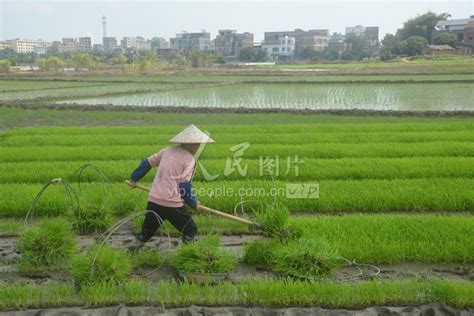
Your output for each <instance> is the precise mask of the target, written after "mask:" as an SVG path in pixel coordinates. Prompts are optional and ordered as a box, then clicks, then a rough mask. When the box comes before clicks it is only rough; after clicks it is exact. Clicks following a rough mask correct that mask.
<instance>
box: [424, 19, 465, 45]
mask: <svg viewBox="0 0 474 316" xmlns="http://www.w3.org/2000/svg"><path fill="white" fill-rule="evenodd" d="M470 21H474V15H471V16H470V18H469V19H452V20H442V21H438V23H436V25H435V29H434V31H433V36H434V35H436V34H439V33H444V32H449V33H452V34H454V35H455V36H456V38H457V39H458V43H463V42H464V33H465V31H466V27H467V25H468V23H469V22H470Z"/></svg>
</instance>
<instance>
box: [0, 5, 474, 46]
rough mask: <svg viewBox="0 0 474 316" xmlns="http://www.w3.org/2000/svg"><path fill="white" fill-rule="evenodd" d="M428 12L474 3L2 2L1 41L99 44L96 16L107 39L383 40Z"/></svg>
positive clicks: (465, 8) (465, 11)
mask: <svg viewBox="0 0 474 316" xmlns="http://www.w3.org/2000/svg"><path fill="white" fill-rule="evenodd" d="M428 10H431V11H433V12H436V13H442V12H448V13H450V14H451V15H452V18H458V19H459V18H468V17H469V16H470V15H473V14H474V0H461V1H459V0H454V1H446V0H443V1H441V0H430V1H425V0H423V1H419V0H418V1H416V0H415V1H400V0H392V1H384V0H379V1H375V0H372V1H352V0H345V1H338V0H335V1H334V0H333V1H318V0H313V1H310V0H307V1H268V0H260V1H239V0H232V1H230V0H220V1H217V0H214V1H179V0H178V1H177V0H174V1H151V0H148V1H144V0H141V1H132V0H128V1H117V0H115V1H114V0H83V1H77V0H76V1H74V0H61V1H59V0H53V1H37V0H0V21H1V23H0V40H6V39H11V38H17V37H20V38H27V39H39V38H41V39H45V40H50V41H52V40H60V39H61V38H62V37H81V36H92V37H93V39H94V41H95V42H101V38H102V23H101V17H102V15H105V16H106V17H107V35H108V36H115V37H118V38H121V37H123V36H143V37H145V38H151V37H153V36H161V37H165V38H166V39H169V38H170V37H174V36H175V34H176V33H180V32H182V31H183V30H185V31H188V32H198V31H201V30H206V31H208V32H210V33H211V38H214V37H215V35H216V33H217V30H218V29H236V30H237V31H238V32H251V33H253V34H254V35H255V41H257V42H258V41H261V40H262V39H263V33H264V32H265V31H285V30H293V29H295V28H302V29H305V30H306V29H329V30H330V32H331V33H333V32H340V33H344V28H345V27H346V26H354V25H357V24H362V25H365V26H379V27H380V38H381V39H382V38H383V36H384V35H385V33H394V32H395V31H396V30H397V29H398V28H400V27H401V26H402V25H403V22H404V21H406V20H407V19H408V18H410V17H415V16H416V15H417V14H423V13H425V12H427V11H428Z"/></svg>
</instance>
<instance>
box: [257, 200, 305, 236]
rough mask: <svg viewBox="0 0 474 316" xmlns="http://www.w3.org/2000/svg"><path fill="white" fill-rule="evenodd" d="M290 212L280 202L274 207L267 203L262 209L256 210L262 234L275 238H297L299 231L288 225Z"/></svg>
mask: <svg viewBox="0 0 474 316" xmlns="http://www.w3.org/2000/svg"><path fill="white" fill-rule="evenodd" d="M289 217H290V212H289V211H288V208H287V207H286V206H284V205H282V204H276V205H275V207H273V206H272V205H270V204H268V205H267V207H265V208H264V209H263V210H261V211H258V212H256V219H257V222H258V223H259V224H260V225H261V228H262V231H263V235H264V236H268V237H271V238H277V239H287V238H298V237H300V236H301V231H300V230H297V229H295V228H294V227H292V226H290V225H289V223H288V219H289Z"/></svg>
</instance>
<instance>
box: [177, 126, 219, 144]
mask: <svg viewBox="0 0 474 316" xmlns="http://www.w3.org/2000/svg"><path fill="white" fill-rule="evenodd" d="M170 142H172V143H176V144H200V143H213V142H214V140H213V139H212V138H210V137H209V136H207V135H206V134H205V133H203V132H202V131H201V130H200V129H199V128H197V127H196V125H194V124H191V125H189V126H188V127H186V128H185V129H184V130H182V131H181V132H180V133H179V134H178V135H176V136H175V137H173V138H171V139H170Z"/></svg>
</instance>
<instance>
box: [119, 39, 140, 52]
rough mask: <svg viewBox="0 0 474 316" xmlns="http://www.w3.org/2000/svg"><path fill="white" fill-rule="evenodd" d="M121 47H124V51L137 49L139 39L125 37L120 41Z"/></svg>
mask: <svg viewBox="0 0 474 316" xmlns="http://www.w3.org/2000/svg"><path fill="white" fill-rule="evenodd" d="M120 46H122V48H123V49H128V48H132V49H133V48H137V38H136V37H124V38H122V40H121V41H120Z"/></svg>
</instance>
